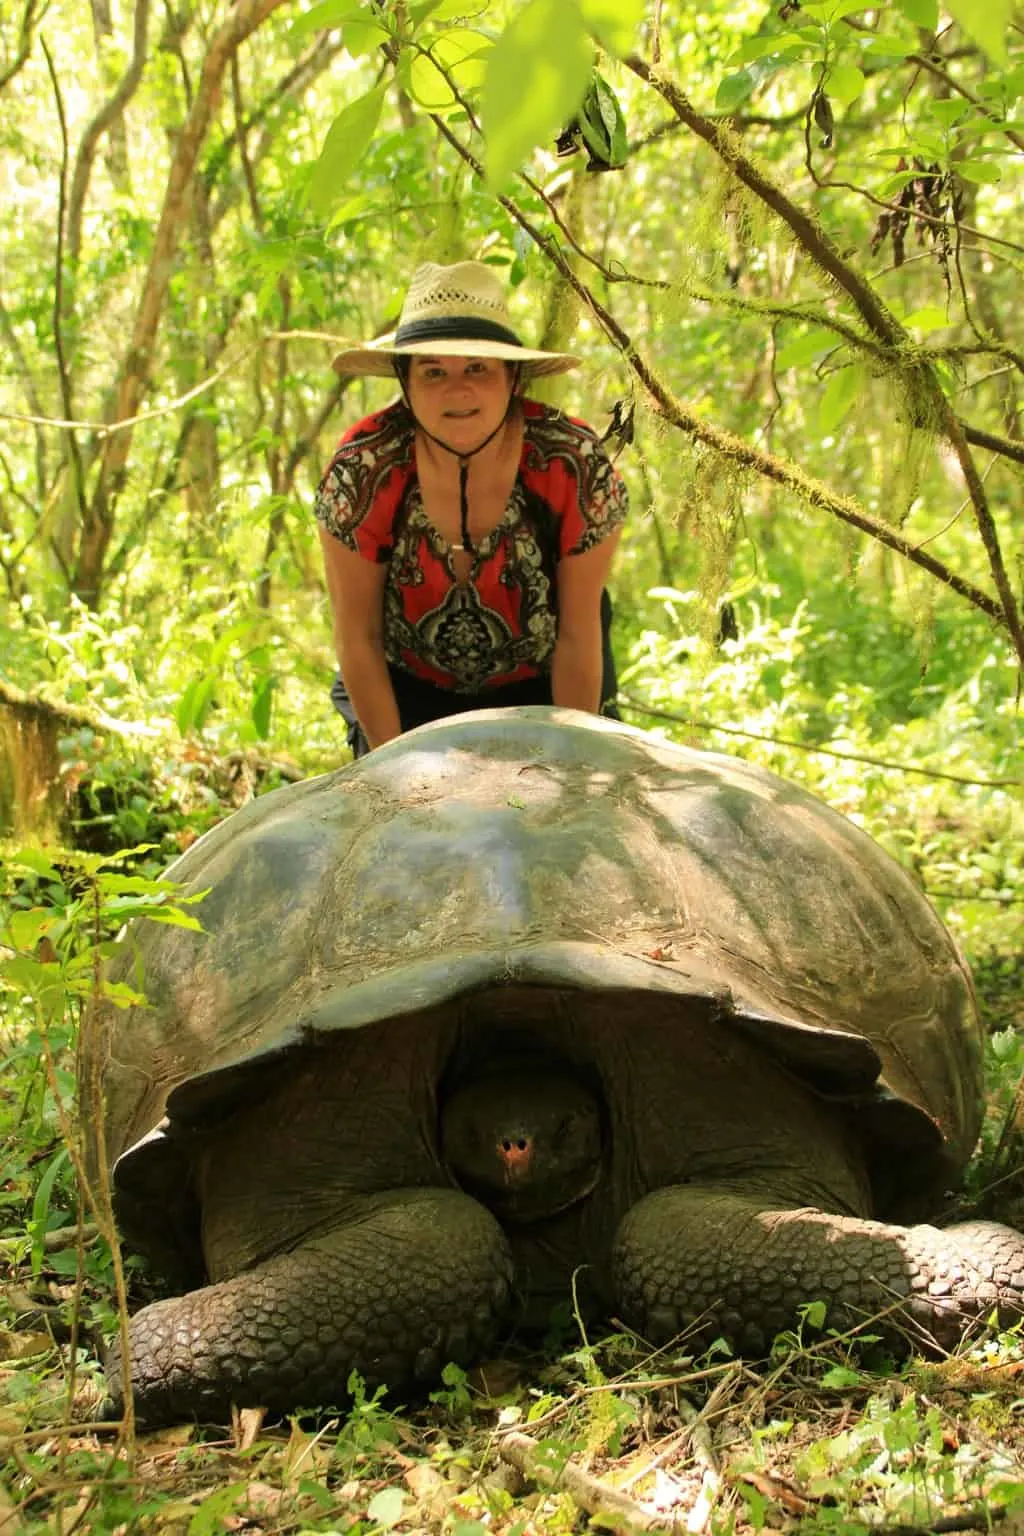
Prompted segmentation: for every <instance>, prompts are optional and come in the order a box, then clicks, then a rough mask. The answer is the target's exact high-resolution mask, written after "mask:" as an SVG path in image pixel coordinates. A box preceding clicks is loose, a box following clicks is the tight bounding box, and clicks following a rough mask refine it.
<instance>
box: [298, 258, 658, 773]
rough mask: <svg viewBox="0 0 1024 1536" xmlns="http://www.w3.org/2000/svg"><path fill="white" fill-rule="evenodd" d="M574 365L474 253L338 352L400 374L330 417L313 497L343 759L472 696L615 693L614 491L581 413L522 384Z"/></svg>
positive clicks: (591, 702) (363, 365)
mask: <svg viewBox="0 0 1024 1536" xmlns="http://www.w3.org/2000/svg"><path fill="white" fill-rule="evenodd" d="M575 366H576V359H575V358H573V357H569V356H567V355H566V354H564V353H556V352H540V351H536V350H531V349H529V348H527V347H524V346H523V345H522V343H521V342H520V341H519V338H518V337H517V336H516V334H515V332H514V331H513V330H512V327H511V324H510V322H509V317H508V311H507V307H506V304H505V296H504V292H503V290H502V287H501V284H500V282H499V280H498V279H497V278H496V276H495V275H494V273H493V271H492V270H491V269H490V268H489V267H486V266H484V265H482V264H481V263H479V262H473V261H464V262H459V263H457V264H456V265H454V266H447V267H443V266H437V265H436V264H434V263H432V262H431V263H427V264H426V265H425V266H422V267H420V268H419V270H418V271H417V272H416V274H415V276H414V277H413V280H412V284H411V285H410V288H409V292H408V295H407V296H406V300H405V304H404V306H403V308H402V314H401V318H400V320H399V324H398V329H397V331H396V332H395V333H394V335H393V336H392V337H386V338H383V339H382V340H380V341H377V342H371V343H369V344H368V345H367V346H366V347H364V348H359V349H354V350H351V351H347V352H342V353H341V354H340V355H339V356H338V357H336V358H335V360H334V367H335V369H336V370H337V372H338V373H341V374H373V375H380V376H383V377H387V376H389V375H394V376H395V377H396V378H397V379H398V383H399V386H400V389H401V399H400V400H398V401H396V402H395V403H394V404H393V405H391V406H389V407H387V409H385V410H383V411H378V412H376V413H375V414H373V415H371V416H367V417H365V418H364V419H363V420H362V421H359V422H357V423H356V425H355V426H354V427H352V428H351V429H350V430H349V431H348V432H347V433H346V434H345V436H344V437H343V438H342V440H341V443H340V444H339V447H338V450H337V452H336V453H335V455H334V458H333V459H332V460H331V463H330V464H329V466H328V468H327V471H326V473H325V475H324V478H323V480H322V481H321V484H320V489H319V491H318V493H317V501H316V516H317V518H318V520H319V523H320V542H321V544H322V546H323V551H324V564H325V568H326V572H327V584H328V589H329V591H330V596H331V606H332V608H333V612H334V637H335V645H336V649H337V655H338V665H339V667H340V676H339V678H338V679H337V681H336V683H335V685H334V688H333V689H332V690H331V696H332V698H333V699H334V702H335V705H336V707H337V708H338V710H339V711H340V713H341V714H342V715H344V717H345V719H346V720H347V721H348V723H349V743H350V745H351V746H352V749H353V752H354V753H355V754H356V756H360V755H361V754H362V753H364V752H366V751H369V749H370V748H371V747H377V746H380V745H381V744H382V743H383V742H385V741H390V740H391V739H392V738H393V737H395V736H398V735H399V734H400V733H401V732H402V731H406V730H409V729H411V728H412V727H413V726H416V725H422V724H423V723H425V722H426V721H427V720H436V719H440V718H441V717H443V716H445V715H452V714H457V713H460V712H461V711H463V710H467V709H480V708H486V707H498V706H501V705H508V704H551V703H554V704H561V705H565V706H567V707H569V708H573V709H584V710H591V711H598V710H599V709H600V708H601V706H602V705H603V704H606V703H607V702H608V701H609V700H610V699H611V698H613V697H614V692H615V681H614V670H613V668H612V667H611V653H610V650H609V648H608V644H607V622H608V617H609V613H610V609H609V605H608V604H607V599H606V598H605V597H604V584H605V580H606V578H607V575H608V571H609V568H610V565H611V561H612V556H613V554H614V552H615V547H616V545H617V543H618V540H619V535H620V532H621V526H622V522H623V519H624V518H625V516H626V511H627V497H626V489H625V486H624V485H623V482H622V479H621V477H620V476H619V475H618V473H617V471H616V470H615V469H614V468H613V467H612V465H611V463H610V462H609V460H608V458H607V455H606V454H605V453H604V451H603V449H602V448H601V446H600V444H599V443H598V441H597V438H596V436H595V434H594V433H593V432H592V431H591V430H590V428H589V427H587V426H585V425H584V424H583V423H582V422H578V421H574V420H572V419H571V418H569V417H567V416H564V415H563V414H562V413H561V412H559V411H555V410H552V409H550V408H549V407H547V406H543V405H539V404H537V403H536V402H534V401H529V400H526V399H524V398H523V395H522V392H521V391H522V386H523V385H524V383H525V382H526V381H527V380H529V379H530V378H535V377H537V376H538V375H540V374H552V373H563V372H565V371H566V370H568V369H570V368H574V367H575Z"/></svg>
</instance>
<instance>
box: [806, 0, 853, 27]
mask: <svg viewBox="0 0 1024 1536" xmlns="http://www.w3.org/2000/svg"><path fill="white" fill-rule="evenodd" d="M866 9H867V7H866V6H865V4H864V0H805V3H804V5H802V6H801V9H800V14H801V15H802V16H810V17H811V19H812V20H814V21H820V22H822V23H823V24H824V25H825V26H831V25H832V23H833V22H836V21H842V19H843V17H844V16H855V15H856V14H857V12H858V11H863V10H866Z"/></svg>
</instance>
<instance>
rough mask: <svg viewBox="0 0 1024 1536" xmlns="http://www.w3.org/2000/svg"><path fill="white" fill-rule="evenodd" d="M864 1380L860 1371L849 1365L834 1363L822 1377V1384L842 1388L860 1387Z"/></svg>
mask: <svg viewBox="0 0 1024 1536" xmlns="http://www.w3.org/2000/svg"><path fill="white" fill-rule="evenodd" d="M863 1380H864V1378H863V1376H862V1375H861V1374H860V1372H859V1371H851V1369H850V1367H849V1366H848V1365H834V1366H833V1367H832V1369H831V1370H830V1371H826V1372H825V1374H824V1376H823V1377H822V1378H821V1385H822V1386H823V1387H831V1388H833V1389H839V1390H842V1389H844V1388H847V1387H859V1386H860V1384H861V1383H862V1381H863Z"/></svg>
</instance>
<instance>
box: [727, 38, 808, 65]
mask: <svg viewBox="0 0 1024 1536" xmlns="http://www.w3.org/2000/svg"><path fill="white" fill-rule="evenodd" d="M794 37H795V34H794V33H792V32H773V33H772V35H771V36H770V37H748V38H747V40H746V42H745V43H740V46H739V47H738V48H737V49H736V51H735V52H734V53H731V54H730V55H729V57H728V59H727V60H726V64H730V65H731V64H750V63H752V62H753V60H754V59H764V58H767V57H768V56H769V55H770V54H774V53H782V52H783V51H784V50H785V49H786V48H790V47H792V45H793V42H794Z"/></svg>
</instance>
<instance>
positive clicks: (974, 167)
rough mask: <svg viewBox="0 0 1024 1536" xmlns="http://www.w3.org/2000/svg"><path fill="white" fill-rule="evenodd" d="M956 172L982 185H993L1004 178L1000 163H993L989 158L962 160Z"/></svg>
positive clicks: (966, 179)
mask: <svg viewBox="0 0 1024 1536" xmlns="http://www.w3.org/2000/svg"><path fill="white" fill-rule="evenodd" d="M956 173H957V175H958V176H962V177H963V178H964V180H965V181H974V182H977V183H978V184H979V185H980V186H991V185H992V184H993V183H994V182H997V181H1001V180H1002V179H1003V173H1002V171H1001V170H1000V169H999V167H998V165H993V164H992V163H991V161H989V160H961V161H959V162H958V164H957V168H956Z"/></svg>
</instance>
